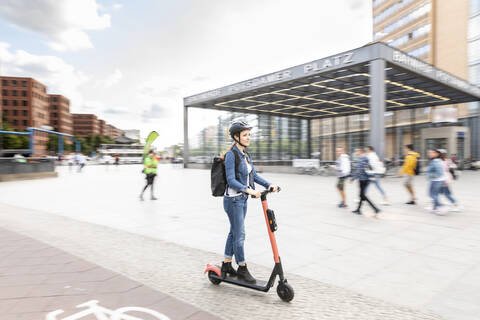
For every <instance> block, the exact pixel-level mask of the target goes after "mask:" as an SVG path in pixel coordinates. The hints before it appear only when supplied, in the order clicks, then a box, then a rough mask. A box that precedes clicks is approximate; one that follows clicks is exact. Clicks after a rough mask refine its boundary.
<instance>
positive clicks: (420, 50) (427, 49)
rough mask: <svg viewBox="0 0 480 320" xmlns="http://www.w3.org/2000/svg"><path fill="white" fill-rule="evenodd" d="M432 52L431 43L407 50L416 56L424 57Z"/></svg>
mask: <svg viewBox="0 0 480 320" xmlns="http://www.w3.org/2000/svg"><path fill="white" fill-rule="evenodd" d="M429 52H430V45H429V44H427V45H424V46H421V47H419V48H416V49H413V50H411V51H409V52H407V53H408V54H409V55H411V56H414V57H422V56H424V55H426V54H428V53H429Z"/></svg>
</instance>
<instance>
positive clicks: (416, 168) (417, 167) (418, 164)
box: [413, 157, 421, 176]
mask: <svg viewBox="0 0 480 320" xmlns="http://www.w3.org/2000/svg"><path fill="white" fill-rule="evenodd" d="M420 169H421V168H420V157H418V158H417V165H416V166H415V169H414V170H413V172H415V175H416V176H418V175H419V174H420V172H421V170H420Z"/></svg>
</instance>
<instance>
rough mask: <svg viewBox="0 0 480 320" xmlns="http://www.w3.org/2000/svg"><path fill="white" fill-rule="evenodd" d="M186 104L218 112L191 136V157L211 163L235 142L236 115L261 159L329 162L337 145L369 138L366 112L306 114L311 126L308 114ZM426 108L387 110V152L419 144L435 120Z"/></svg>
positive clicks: (351, 146) (349, 146)
mask: <svg viewBox="0 0 480 320" xmlns="http://www.w3.org/2000/svg"><path fill="white" fill-rule="evenodd" d="M190 110H192V111H193V110H195V111H196V112H202V113H215V114H216V115H217V117H216V120H215V121H213V120H212V121H211V123H210V124H209V125H207V126H205V127H204V128H203V129H201V130H199V131H197V132H195V133H193V134H192V135H190V136H189V144H190V161H191V162H194V163H195V162H199V163H209V162H210V161H211V159H212V157H214V156H216V155H219V154H222V153H223V152H225V151H226V150H228V148H229V147H230V146H231V145H232V142H233V141H232V139H231V138H230V136H229V134H228V128H229V125H230V123H231V122H232V121H233V120H236V119H243V120H246V121H247V122H248V123H249V124H251V125H252V126H253V129H252V131H251V142H250V146H249V148H248V149H249V153H250V154H251V155H252V156H253V157H254V159H255V160H256V161H260V162H262V163H264V164H282V165H289V164H291V160H293V159H296V158H303V159H304V158H316V159H320V160H321V161H327V162H331V161H334V160H335V158H336V154H335V149H336V147H343V148H345V150H346V151H347V152H348V153H350V154H352V153H353V151H354V150H355V148H363V147H365V146H367V145H368V144H369V135H370V118H369V115H368V114H362V115H352V116H343V117H336V118H326V119H314V120H310V130H309V128H308V127H309V123H308V120H303V119H296V118H281V117H276V116H270V115H252V114H241V113H228V112H220V111H214V110H205V109H190ZM195 111H193V112H195ZM430 111H431V108H419V109H410V110H400V111H395V112H392V111H388V112H385V127H386V146H385V157H386V158H389V159H394V158H399V157H400V156H401V155H402V152H403V151H402V150H403V146H404V145H405V144H409V143H413V144H414V145H415V146H417V147H418V148H420V145H421V143H420V142H421V141H420V140H421V137H420V135H419V133H420V129H422V128H426V127H432V126H435V125H434V124H432V123H431V122H430ZM193 112H192V113H193ZM193 116H194V117H196V115H193ZM309 133H310V139H309ZM309 143H310V154H308V144H309Z"/></svg>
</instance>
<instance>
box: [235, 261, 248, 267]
mask: <svg viewBox="0 0 480 320" xmlns="http://www.w3.org/2000/svg"><path fill="white" fill-rule="evenodd" d="M237 264H238V265H239V266H241V265H244V264H246V262H245V261H237Z"/></svg>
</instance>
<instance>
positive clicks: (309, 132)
mask: <svg viewBox="0 0 480 320" xmlns="http://www.w3.org/2000/svg"><path fill="white" fill-rule="evenodd" d="M307 158H308V159H310V158H312V120H310V119H308V120H307Z"/></svg>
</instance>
